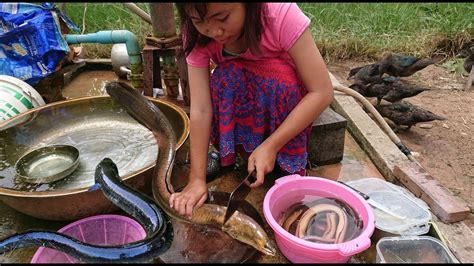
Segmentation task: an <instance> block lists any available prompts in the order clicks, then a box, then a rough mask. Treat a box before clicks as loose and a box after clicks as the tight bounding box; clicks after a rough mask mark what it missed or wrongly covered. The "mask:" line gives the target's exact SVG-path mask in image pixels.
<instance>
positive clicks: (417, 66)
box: [378, 54, 438, 77]
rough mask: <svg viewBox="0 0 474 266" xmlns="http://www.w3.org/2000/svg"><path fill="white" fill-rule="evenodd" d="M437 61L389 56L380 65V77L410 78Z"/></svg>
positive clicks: (414, 57) (404, 56)
mask: <svg viewBox="0 0 474 266" xmlns="http://www.w3.org/2000/svg"><path fill="white" fill-rule="evenodd" d="M437 61H438V60H436V59H432V58H424V59H420V58H418V57H416V56H411V55H403V54H388V55H386V56H385V57H383V58H382V60H381V61H380V62H379V63H378V64H379V70H378V71H379V73H380V75H383V74H385V73H386V74H388V75H390V76H395V77H408V76H411V75H413V74H414V73H415V72H417V71H419V70H422V69H424V68H425V67H427V66H429V65H432V64H434V63H436V62H437Z"/></svg>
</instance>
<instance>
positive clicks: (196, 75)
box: [170, 65, 212, 216]
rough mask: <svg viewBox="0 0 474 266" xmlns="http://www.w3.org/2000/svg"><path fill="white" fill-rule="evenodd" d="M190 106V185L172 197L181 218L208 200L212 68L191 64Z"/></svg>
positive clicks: (189, 214)
mask: <svg viewBox="0 0 474 266" xmlns="http://www.w3.org/2000/svg"><path fill="white" fill-rule="evenodd" d="M188 78H189V88H190V93H191V96H190V97H191V106H190V131H189V132H190V135H189V137H190V156H191V158H190V160H191V170H190V173H189V179H188V184H187V185H186V187H185V188H184V189H183V191H182V192H178V193H174V194H172V195H171V197H170V207H172V208H175V209H176V211H178V213H179V214H181V215H187V216H191V215H192V210H193V208H194V207H199V206H201V205H202V204H203V203H204V202H205V201H206V199H207V184H206V174H207V152H208V149H209V140H210V132H211V121H212V103H211V93H210V89H209V68H198V67H193V66H189V65H188Z"/></svg>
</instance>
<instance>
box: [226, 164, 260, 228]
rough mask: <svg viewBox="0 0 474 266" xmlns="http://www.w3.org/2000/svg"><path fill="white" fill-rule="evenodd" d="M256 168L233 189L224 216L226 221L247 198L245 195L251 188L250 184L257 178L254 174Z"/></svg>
mask: <svg viewBox="0 0 474 266" xmlns="http://www.w3.org/2000/svg"><path fill="white" fill-rule="evenodd" d="M255 171H256V170H253V171H252V172H250V173H249V174H248V175H247V176H246V177H245V178H244V179H243V180H242V182H240V184H238V185H237V186H236V187H235V189H234V190H233V191H232V193H231V194H230V197H229V201H228V202H227V210H226V212H225V216H224V223H226V222H227V220H229V218H230V217H231V216H232V214H234V212H235V211H236V210H237V208H238V207H239V205H240V203H241V202H242V201H243V200H245V197H247V195H248V194H249V192H250V190H251V188H250V187H249V185H250V184H251V183H253V182H255V180H257V179H256V178H255V177H254V176H253V174H254V173H255Z"/></svg>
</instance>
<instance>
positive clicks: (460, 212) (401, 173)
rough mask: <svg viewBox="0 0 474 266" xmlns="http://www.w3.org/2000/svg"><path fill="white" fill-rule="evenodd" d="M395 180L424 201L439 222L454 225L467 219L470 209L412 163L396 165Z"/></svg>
mask: <svg viewBox="0 0 474 266" xmlns="http://www.w3.org/2000/svg"><path fill="white" fill-rule="evenodd" d="M393 173H394V175H395V178H396V179H397V180H398V181H399V182H400V183H402V184H403V185H405V186H406V187H407V188H408V189H409V190H410V191H411V192H412V193H413V194H414V195H415V196H417V197H419V198H421V199H422V200H423V201H425V202H426V203H427V204H428V206H430V209H431V212H433V213H434V214H435V215H436V216H437V217H438V218H439V219H440V220H441V221H443V222H445V223H454V222H459V221H462V220H464V219H466V218H468V216H469V214H470V209H469V207H468V206H467V204H466V203H464V202H463V201H462V200H461V199H459V198H457V197H455V196H454V195H453V194H451V193H450V192H449V191H448V190H447V189H445V188H444V187H443V186H442V185H441V184H440V183H439V182H438V181H437V180H436V179H435V178H434V177H433V176H431V175H430V174H429V173H428V172H426V170H425V169H423V168H422V167H420V166H419V165H417V164H416V163H414V162H406V163H402V164H399V165H396V166H395V168H394V172H393Z"/></svg>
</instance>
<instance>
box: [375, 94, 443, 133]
mask: <svg viewBox="0 0 474 266" xmlns="http://www.w3.org/2000/svg"><path fill="white" fill-rule="evenodd" d="M375 109H377V111H378V112H379V113H380V115H381V116H383V117H386V118H388V119H390V120H391V121H392V122H393V123H395V125H396V129H395V131H398V130H400V129H402V128H401V126H406V128H405V129H404V130H405V131H407V130H409V129H410V128H411V127H412V126H413V125H415V124H417V123H420V122H429V121H433V120H446V119H447V118H445V117H442V116H439V115H436V114H434V113H432V112H431V111H428V110H425V109H423V108H421V107H418V106H415V105H413V104H411V103H409V102H407V101H399V102H396V103H392V104H386V105H378V106H375Z"/></svg>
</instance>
